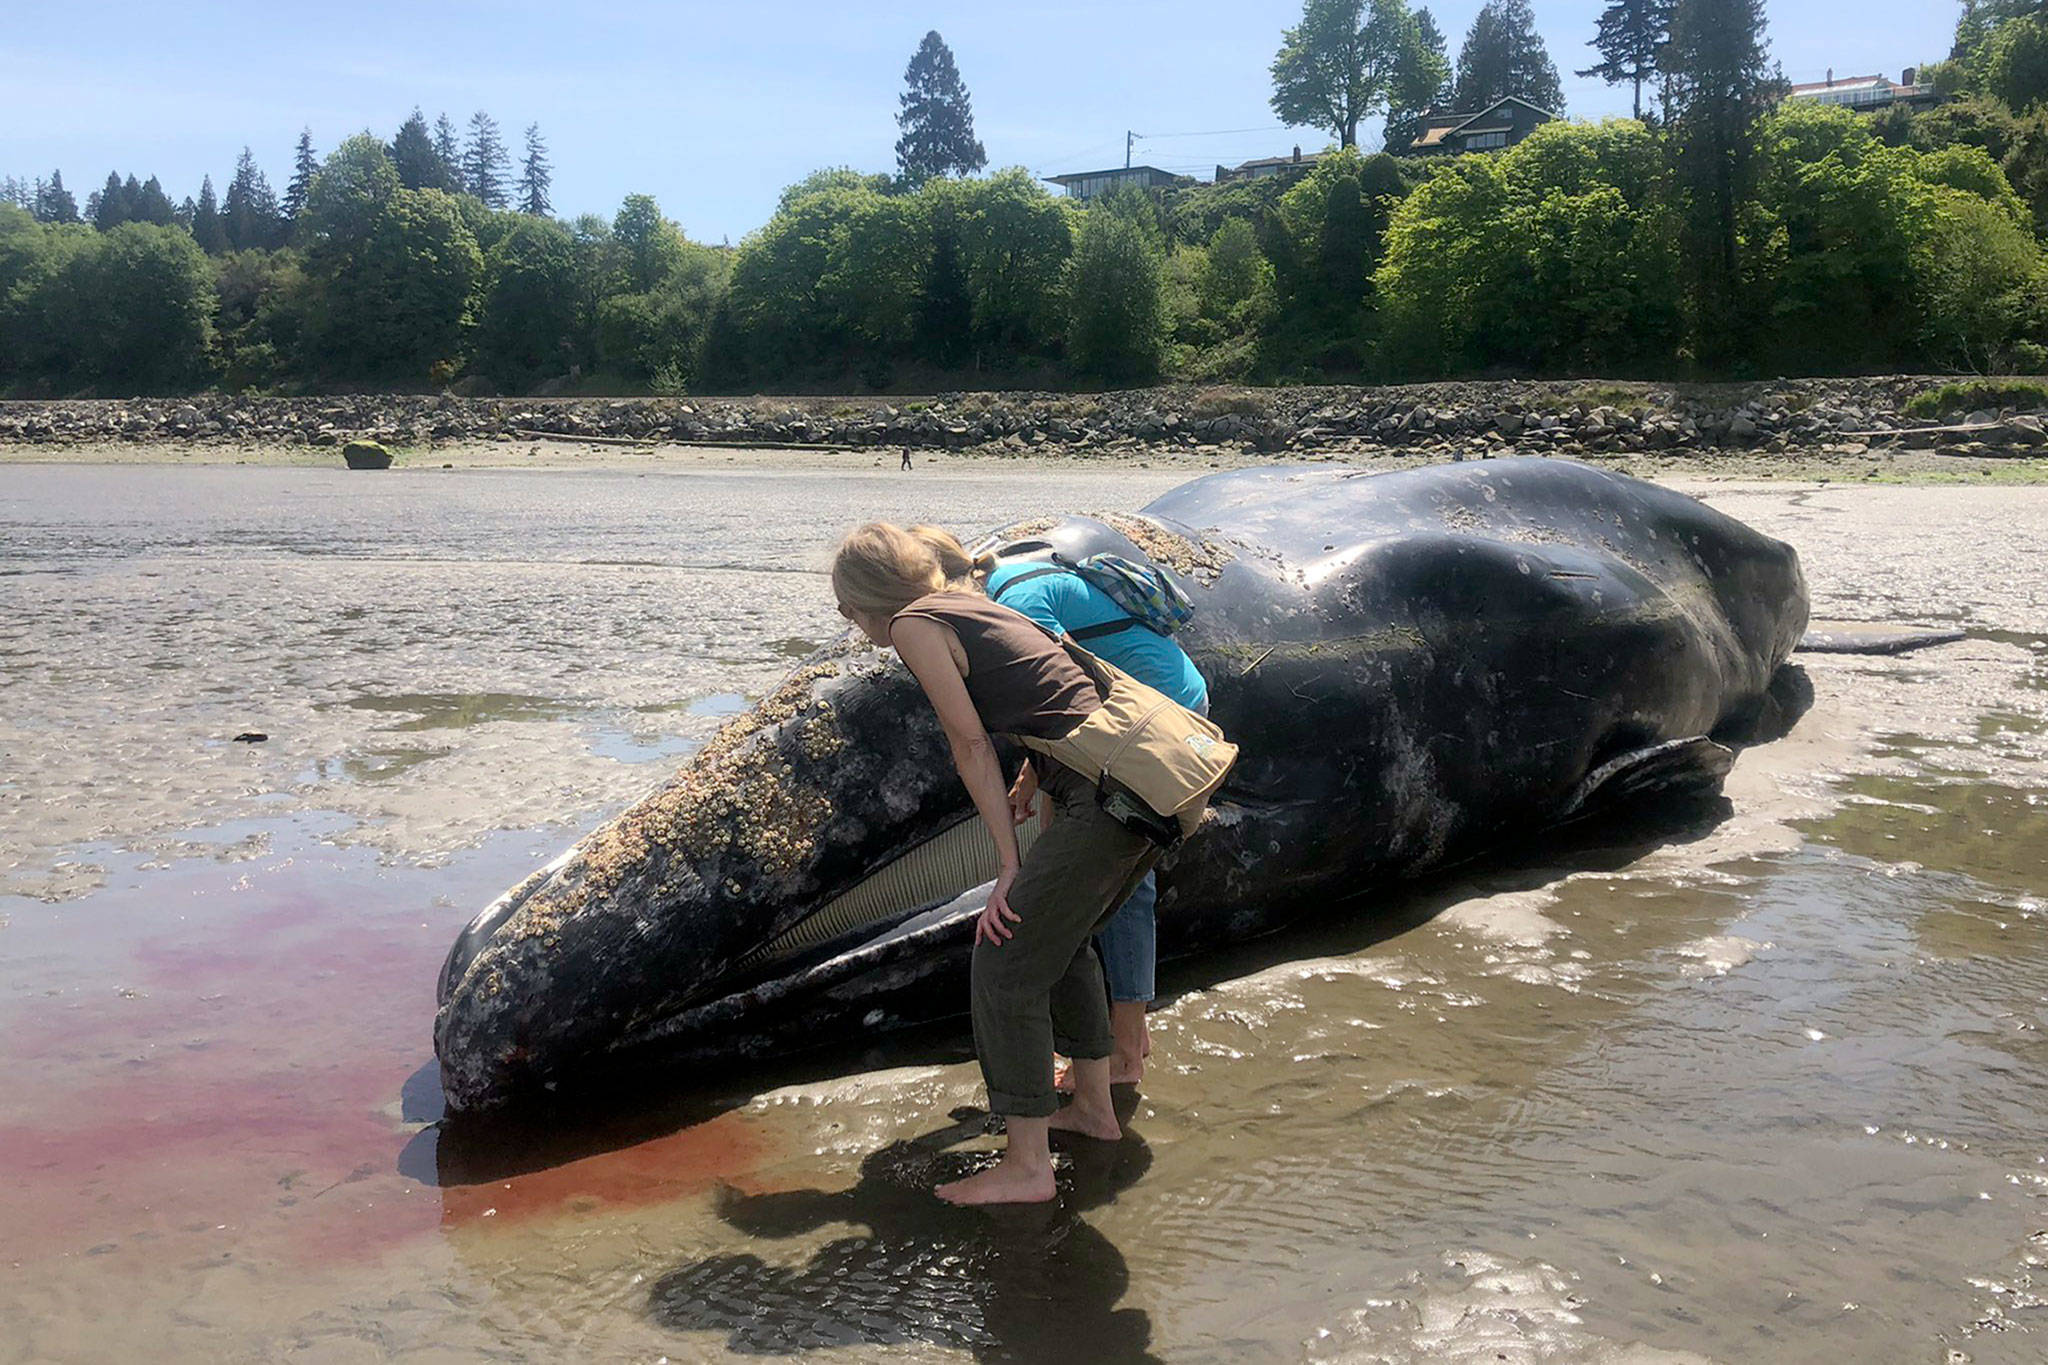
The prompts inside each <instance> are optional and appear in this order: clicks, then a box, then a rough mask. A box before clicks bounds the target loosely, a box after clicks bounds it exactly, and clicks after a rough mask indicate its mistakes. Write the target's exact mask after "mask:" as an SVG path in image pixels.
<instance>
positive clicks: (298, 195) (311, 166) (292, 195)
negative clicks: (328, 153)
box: [282, 128, 320, 229]
mask: <svg viewBox="0 0 2048 1365" xmlns="http://www.w3.org/2000/svg"><path fill="white" fill-rule="evenodd" d="M319 173H320V163H319V161H318V160H316V159H315V158H314V156H313V130H312V129H311V128H301V129H299V145H298V147H297V148H295V149H294V150H293V152H292V178H291V183H290V184H288V185H286V186H285V188H284V204H283V206H282V212H283V214H284V220H285V222H286V223H287V224H289V225H290V226H291V227H293V228H294V229H296V228H297V227H298V223H299V216H300V215H301V214H303V213H305V211H306V193H307V191H309V190H311V189H312V188H313V177H314V176H315V175H318V174H319Z"/></svg>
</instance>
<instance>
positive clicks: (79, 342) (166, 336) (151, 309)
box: [61, 223, 213, 389]
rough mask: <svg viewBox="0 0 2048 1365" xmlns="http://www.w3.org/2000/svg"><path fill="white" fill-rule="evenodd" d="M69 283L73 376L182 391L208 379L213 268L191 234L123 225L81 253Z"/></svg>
mask: <svg viewBox="0 0 2048 1365" xmlns="http://www.w3.org/2000/svg"><path fill="white" fill-rule="evenodd" d="M61 282H62V290H63V298H64V309H63V311H64V313H65V314H66V315H67V316H68V318H69V325H68V326H67V327H66V328H65V329H64V331H63V333H62V334H61V335H62V336H63V338H64V342H65V349H66V351H67V352H68V355H67V356H66V359H67V361H68V364H67V366H66V369H67V374H66V376H65V377H66V378H68V379H72V380H74V381H75V380H79V379H83V380H86V381H88V382H92V383H96V384H122V385H132V386H135V387H139V388H144V389H177V388H181V387H184V386H186V385H189V384H192V383H194V382H196V381H199V380H201V379H203V378H204V377H205V375H206V368H207V347H208V343H209V341H210V339H211V324H210V322H209V318H210V316H211V314H212V312H213V268H212V266H211V264H210V263H209V262H208V261H207V258H206V255H205V253H203V252H202V251H200V249H199V247H198V245H197V244H196V243H195V242H194V241H193V240H192V238H191V237H190V236H189V235H187V234H186V233H184V232H180V231H179V230H178V229H176V228H166V227H158V226H157V225H155V224H153V223H123V224H121V225H119V226H117V227H115V228H113V229H112V230H110V231H109V232H107V233H105V234H104V235H102V236H100V237H99V238H97V239H96V240H94V241H92V242H90V243H89V244H87V245H86V246H85V248H84V249H82V250H80V251H78V252H76V253H74V254H73V255H72V256H71V258H70V260H69V261H68V262H67V269H66V270H65V272H64V274H63V276H62V277H61Z"/></svg>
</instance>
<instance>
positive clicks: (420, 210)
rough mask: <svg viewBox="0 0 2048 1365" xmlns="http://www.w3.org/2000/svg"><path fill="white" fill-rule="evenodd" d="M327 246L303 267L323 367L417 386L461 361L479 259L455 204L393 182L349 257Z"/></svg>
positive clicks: (316, 184)
mask: <svg viewBox="0 0 2048 1365" xmlns="http://www.w3.org/2000/svg"><path fill="white" fill-rule="evenodd" d="M331 160H332V158H330V161H331ZM387 169H388V163H387ZM391 177H392V180H393V181H394V182H395V181H396V179H397V175H396V172H392V173H391ZM325 178H326V173H325V171H323V172H322V175H321V179H320V180H316V181H315V182H314V202H315V204H316V205H317V204H318V202H319V200H320V197H321V196H320V189H321V183H322V181H324V180H325ZM325 245H326V249H324V250H323V251H322V252H320V253H319V254H318V255H317V256H309V262H308V263H309V266H314V267H315V270H314V274H313V279H312V288H313V295H314V298H313V310H312V317H311V318H310V322H311V324H312V331H313V336H312V338H311V340H312V343H313V347H314V351H315V354H316V356H317V357H318V359H319V361H320V362H321V363H322V365H323V366H324V367H325V368H326V369H328V370H329V371H330V372H332V373H336V374H342V375H348V376H351V377H356V378H364V379H391V380H400V381H408V382H419V381H421V380H425V379H427V378H428V377H429V376H430V375H431V374H433V373H434V372H435V371H436V369H437V367H441V368H446V367H448V366H451V365H452V364H453V363H454V362H456V361H458V360H459V359H460V358H461V356H462V354H463V347H464V342H465V339H466V336H467V333H468V330H469V326H470V320H471V315H472V302H473V295H474V293H475V291H476V288H477V284H478V282H479V280H480V279H481V277H482V274H483V258H482V255H481V253H480V252H479V251H478V250H477V245H476V239H475V237H473V236H472V235H471V233H470V231H469V227H468V225H467V224H466V223H464V221H463V218H462V215H461V213H460V212H458V211H457V209H456V205H455V201H454V200H453V199H451V198H450V197H449V196H448V195H446V194H444V193H442V192H441V191H440V190H408V189H405V188H403V187H402V186H396V185H395V184H394V187H393V188H392V190H391V192H390V194H389V195H388V197H386V198H385V199H384V200H383V201H382V202H381V203H380V204H379V205H378V206H377V209H376V212H375V214H374V216H373V217H372V219H371V221H370V222H369V224H368V231H367V232H366V233H364V235H363V236H362V237H361V238H360V239H359V240H357V241H356V242H354V243H353V244H352V246H351V248H350V249H348V250H346V251H345V252H338V251H335V250H333V247H334V246H335V245H336V244H335V243H334V241H333V239H329V240H328V241H327V243H326V244H325Z"/></svg>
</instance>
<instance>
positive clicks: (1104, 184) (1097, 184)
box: [1045, 166, 1195, 202]
mask: <svg viewBox="0 0 2048 1365" xmlns="http://www.w3.org/2000/svg"><path fill="white" fill-rule="evenodd" d="M1045 179H1046V181H1047V183H1049V184H1053V185H1058V186H1059V187H1060V188H1062V189H1064V190H1065V191H1066V192H1067V196H1068V197H1069V198H1071V199H1079V200H1081V201H1083V202H1086V201H1087V200H1090V199H1095V198H1099V197H1100V196H1102V195H1105V194H1108V193H1109V192H1110V191H1111V190H1122V189H1133V190H1160V189H1168V188H1171V187H1172V186H1175V185H1192V184H1194V183H1195V178H1194V177H1193V176H1191V175H1175V174H1174V173H1173V172H1172V171H1162V170H1160V169H1159V168H1158V167H1157V166H1118V167H1115V168H1113V169H1111V170H1107V171H1075V172H1074V173H1073V174H1071V175H1049V176H1046V177H1045Z"/></svg>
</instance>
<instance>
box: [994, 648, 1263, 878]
mask: <svg viewBox="0 0 2048 1365" xmlns="http://www.w3.org/2000/svg"><path fill="white" fill-rule="evenodd" d="M1062 643H1063V644H1064V645H1065V646H1066V649H1067V653H1068V654H1070V655H1072V656H1073V659H1074V662H1075V663H1077V664H1079V665H1080V666H1081V667H1082V669H1083V670H1084V671H1085V672H1087V673H1088V674H1089V675H1090V676H1091V677H1093V678H1094V679H1095V681H1096V683H1097V684H1098V685H1099V686H1100V687H1101V689H1102V694H1103V703H1102V707H1101V709H1100V710H1098V711H1096V712H1095V713H1094V714H1093V715H1091V716H1089V717H1088V718H1087V719H1086V720H1084V721H1082V722H1081V723H1080V724H1079V725H1077V726H1076V727H1074V729H1073V731H1072V732H1071V733H1069V734H1068V735H1066V736H1065V737H1064V738H1062V739H1033V738H1030V737H1028V736H1027V737H1024V739H1023V742H1024V744H1025V745H1026V746H1028V747H1029V748H1031V749H1034V750H1036V751H1037V752H1039V753H1041V754H1044V755H1046V756H1047V757H1049V758H1052V759H1056V760H1058V761H1059V762H1061V763H1063V764H1065V765H1066V766H1067V767H1069V768H1072V769H1073V770H1074V771H1075V772H1077V773H1079V774H1081V776H1083V777H1085V778H1088V779H1089V780H1090V781H1092V782H1094V783H1095V785H1096V789H1097V791H1098V793H1099V796H1098V799H1099V800H1100V801H1101V803H1102V807H1103V809H1104V810H1106V811H1108V812H1109V813H1110V815H1111V816H1112V817H1114V818H1115V819H1116V820H1117V821H1118V822H1119V823H1121V824H1123V825H1126V826H1128V827H1130V828H1132V829H1135V830H1137V831H1138V832H1140V833H1142V834H1145V835H1147V836H1148V837H1150V838H1151V839H1152V840H1153V841H1154V842H1156V843H1160V844H1168V845H1171V844H1175V843H1178V842H1179V841H1180V840H1181V839H1183V838H1185V837H1186V836H1188V835H1190V834H1193V833H1194V832H1195V829H1196V827H1197V826H1199V825H1200V824H1201V823H1202V813H1203V811H1204V810H1206V809H1207V808H1208V805H1209V798H1210V797H1211V796H1213V795H1214V794H1215V792H1216V789H1217V788H1218V787H1220V786H1222V785H1223V779H1224V778H1225V777H1227V776H1229V774H1230V766H1231V765H1232V764H1233V763H1235V762H1237V746H1236V745H1235V744H1232V743H1231V742H1230V741H1229V740H1227V739H1225V738H1224V737H1223V731H1222V730H1220V729H1219V728H1217V726H1216V724H1215V722H1214V721H1211V720H1210V719H1209V718H1208V717H1207V716H1204V715H1202V714H1201V713H1199V712H1197V711H1191V710H1189V709H1188V708H1187V707H1185V706H1182V705H1181V704H1180V703H1179V702H1177V701H1175V700H1174V699H1173V698H1171V697H1169V696H1167V695H1165V694H1164V693H1162V692H1159V691H1157V690H1155V689H1154V688H1150V687H1147V686H1146V685H1145V684H1144V683H1141V682H1139V681H1138V680H1137V679H1136V678H1133V677H1132V676H1131V675H1130V674H1128V673H1126V672H1124V671H1123V670H1122V669H1120V668H1118V667H1116V666H1115V665H1114V664H1110V663H1106V662H1104V661H1103V660H1101V659H1098V658H1096V657H1095V656H1094V655H1093V654H1090V653H1089V652H1088V651H1087V650H1085V649H1083V648H1081V647H1080V646H1079V645H1077V644H1075V643H1074V642H1073V641H1072V640H1071V639H1068V640H1063V641H1062Z"/></svg>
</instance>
